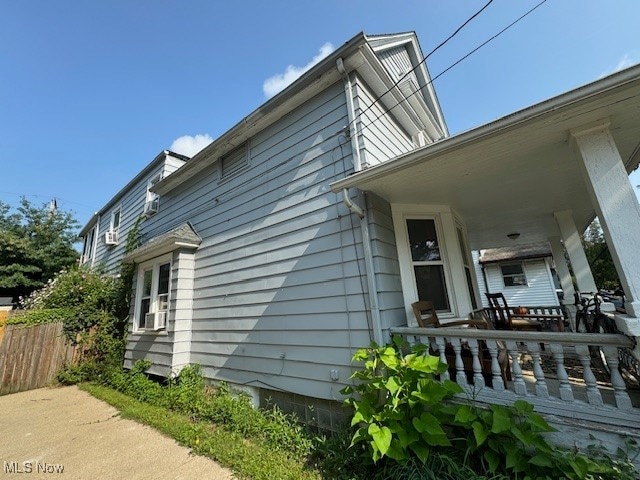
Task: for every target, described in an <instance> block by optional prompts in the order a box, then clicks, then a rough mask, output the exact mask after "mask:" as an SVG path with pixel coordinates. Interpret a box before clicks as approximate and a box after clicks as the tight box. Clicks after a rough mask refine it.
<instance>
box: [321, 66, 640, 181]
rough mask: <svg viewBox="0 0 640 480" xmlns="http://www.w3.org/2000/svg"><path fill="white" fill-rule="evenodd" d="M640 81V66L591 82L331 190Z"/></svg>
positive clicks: (350, 179)
mask: <svg viewBox="0 0 640 480" xmlns="http://www.w3.org/2000/svg"><path fill="white" fill-rule="evenodd" d="M638 82H640V65H636V66H634V67H630V68H628V69H626V70H622V71H620V72H616V73H614V74H612V75H609V76H608V77H605V78H603V79H602V80H597V81H595V82H592V83H589V84H587V85H584V86H582V87H579V88H577V89H575V90H571V91H569V92H567V93H564V94H562V95H559V96H557V97H553V98H551V99H549V100H545V101H543V102H541V103H538V104H535V105H533V106H531V107H529V108H525V109H524V110H519V111H517V112H515V113H512V114H510V115H507V116H505V117H502V118H500V119H498V120H496V121H494V122H491V123H487V124H484V125H482V126H480V127H477V128H474V129H472V130H467V131H466V132H463V133H460V134H458V135H455V136H453V137H449V138H446V139H444V140H440V141H439V142H437V143H435V144H431V145H427V146H425V147H422V148H418V149H416V150H413V151H412V152H410V153H407V154H405V155H403V156H400V157H396V158H395V159H394V160H390V161H389V162H385V163H382V164H378V165H376V166H373V167H371V168H368V169H367V170H366V171H363V172H359V173H358V172H356V173H355V174H354V175H351V176H349V177H346V178H343V179H342V180H338V181H336V182H333V183H332V184H331V185H330V187H331V190H332V191H333V192H339V191H340V190H342V189H343V188H350V187H357V186H358V184H360V183H362V182H366V181H369V180H376V179H379V178H381V177H385V176H387V175H389V174H392V173H395V172H397V171H400V170H404V169H405V168H408V167H411V166H413V165H416V164H419V163H422V162H423V161H425V160H428V159H430V158H433V157H435V156H437V155H441V154H443V153H446V152H448V151H450V150H455V149H457V148H460V147H462V146H464V145H467V144H470V143H474V142H478V141H480V140H483V139H486V138H489V137H492V136H497V135H499V134H500V133H502V132H503V131H505V130H510V129H513V128H515V127H518V126H521V125H522V124H524V123H527V122H530V121H532V120H535V119H537V118H539V117H541V116H544V115H547V114H549V113H551V112H555V111H558V110H561V109H563V108H567V107H570V106H572V105H574V104H576V103H578V102H582V101H586V100H589V99H590V98H592V97H595V96H598V95H602V94H604V93H607V92H609V91H611V90H615V89H618V88H622V87H625V86H627V85H629V84H633V83H638Z"/></svg>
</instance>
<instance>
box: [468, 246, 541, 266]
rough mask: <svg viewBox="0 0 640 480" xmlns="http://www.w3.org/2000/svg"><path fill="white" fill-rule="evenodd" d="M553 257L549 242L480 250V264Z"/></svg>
mask: <svg viewBox="0 0 640 480" xmlns="http://www.w3.org/2000/svg"><path fill="white" fill-rule="evenodd" d="M550 256H551V247H550V246H549V244H548V243H547V242H540V243H530V244H528V245H516V246H514V247H502V248H488V249H486V250H480V263H496V262H507V261H510V260H526V259H529V258H544V257H550Z"/></svg>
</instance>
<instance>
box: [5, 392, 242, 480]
mask: <svg viewBox="0 0 640 480" xmlns="http://www.w3.org/2000/svg"><path fill="white" fill-rule="evenodd" d="M30 470H31V471H30ZM38 470H39V472H38ZM56 477H58V478H61V479H64V480H71V479H81V480H87V479H93V478H95V479H107V480H108V479H118V480H121V479H123V478H126V479H215V480H226V479H231V478H233V475H232V472H231V471H230V470H227V469H224V468H222V467H220V466H219V465H218V464H216V463H215V462H213V461H212V460H209V459H207V458H204V457H199V456H195V455H191V454H190V453H189V449H188V448H185V447H181V446H179V445H178V444H176V443H175V442H174V441H173V440H172V439H170V438H168V437H165V436H163V435H162V434H161V433H159V432H157V431H156V430H154V429H152V428H150V427H146V426H143V425H141V424H139V423H136V422H134V421H131V420H124V419H122V418H120V417H119V416H118V412H117V410H116V409H115V408H113V407H111V406H109V405H107V404H106V403H104V402H102V401H100V400H97V399H95V398H93V397H92V396H91V395H89V394H88V393H86V392H83V391H81V390H79V389H78V388H76V387H63V388H42V389H38V390H31V391H29V392H22V393H15V394H12V395H5V396H2V397H0V478H1V479H5V478H7V479H10V478H15V479H16V480H17V479H23V480H24V479H32V478H33V479H37V478H48V479H51V478H56Z"/></svg>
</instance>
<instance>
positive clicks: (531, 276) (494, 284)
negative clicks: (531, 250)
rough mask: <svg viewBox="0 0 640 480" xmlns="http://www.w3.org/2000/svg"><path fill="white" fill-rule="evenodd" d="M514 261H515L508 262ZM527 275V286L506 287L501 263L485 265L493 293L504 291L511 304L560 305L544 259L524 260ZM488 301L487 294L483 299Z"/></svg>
mask: <svg viewBox="0 0 640 480" xmlns="http://www.w3.org/2000/svg"><path fill="white" fill-rule="evenodd" d="M508 263H514V262H508ZM523 266H524V272H525V275H526V276H527V283H528V286H526V287H505V286H504V282H503V279H502V272H501V270H500V265H499V264H487V265H485V271H486V275H487V283H488V284H489V285H488V287H489V291H490V292H491V293H495V292H502V293H503V294H504V297H505V299H506V300H507V303H508V304H509V306H514V307H515V306H518V305H531V306H539V305H558V297H557V296H556V291H555V287H554V285H553V283H552V282H551V277H550V275H549V270H548V267H547V264H546V262H545V261H544V260H532V261H525V262H523ZM483 302H486V296H485V298H484V299H483Z"/></svg>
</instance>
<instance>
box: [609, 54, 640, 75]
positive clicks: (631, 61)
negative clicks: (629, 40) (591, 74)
mask: <svg viewBox="0 0 640 480" xmlns="http://www.w3.org/2000/svg"><path fill="white" fill-rule="evenodd" d="M636 63H638V60H637V59H636V58H635V57H634V56H633V55H631V54H630V53H625V54H624V55H623V56H622V58H620V60H618V63H617V64H616V65H615V66H614V67H612V68H609V69H608V70H606V71H604V72H603V73H602V75H600V78H602V77H606V76H607V75H611V74H612V73H616V72H619V71H620V70H624V69H625V68H628V67H630V66H631V65H635V64H636Z"/></svg>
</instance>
